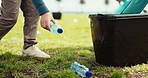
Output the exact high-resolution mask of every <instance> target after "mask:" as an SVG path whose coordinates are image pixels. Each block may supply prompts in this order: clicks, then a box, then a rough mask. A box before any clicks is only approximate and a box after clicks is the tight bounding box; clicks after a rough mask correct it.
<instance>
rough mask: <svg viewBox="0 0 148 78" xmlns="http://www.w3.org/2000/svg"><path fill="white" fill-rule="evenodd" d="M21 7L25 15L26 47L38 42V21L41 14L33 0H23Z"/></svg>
mask: <svg viewBox="0 0 148 78" xmlns="http://www.w3.org/2000/svg"><path fill="white" fill-rule="evenodd" d="M21 9H22V11H23V15H24V17H25V24H24V47H23V48H24V49H27V48H28V47H30V46H32V45H34V44H37V41H36V33H37V22H38V20H39V14H38V12H37V10H36V9H35V7H34V5H33V3H32V0H22V3H21Z"/></svg>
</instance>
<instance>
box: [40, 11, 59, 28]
mask: <svg viewBox="0 0 148 78" xmlns="http://www.w3.org/2000/svg"><path fill="white" fill-rule="evenodd" d="M50 22H53V24H55V23H56V22H55V20H54V18H53V17H52V15H51V14H50V13H49V12H47V13H44V14H43V15H41V19H40V24H41V27H43V28H44V29H46V30H50Z"/></svg>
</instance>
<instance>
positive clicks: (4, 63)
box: [0, 14, 148, 78]
mask: <svg viewBox="0 0 148 78" xmlns="http://www.w3.org/2000/svg"><path fill="white" fill-rule="evenodd" d="M74 21H75V22H74ZM57 22H58V23H59V24H60V25H61V26H62V27H63V29H64V33H63V34H61V35H53V34H52V33H50V32H49V31H46V30H44V29H43V28H41V27H40V26H39V27H38V32H40V33H39V34H38V35H37V40H38V46H39V47H40V49H41V50H43V51H45V52H46V53H48V54H50V55H51V59H49V60H38V59H36V58H33V57H21V56H20V55H21V50H22V46H23V22H22V15H21V14H20V16H19V18H18V22H17V24H16V26H15V27H14V28H13V29H12V30H11V31H10V32H9V33H8V34H7V35H6V36H5V37H4V38H3V39H2V40H1V42H0V60H1V62H0V78H14V77H15V78H79V76H78V75H77V74H75V73H74V72H72V71H71V70H70V65H71V64H72V63H73V62H74V61H77V62H79V63H80V64H83V65H85V66H86V67H88V68H89V69H90V71H91V72H92V73H93V76H92V78H110V77H111V78H123V77H127V78H134V76H137V77H139V78H141V77H145V78H146V76H148V74H147V73H148V64H139V65H136V66H132V67H122V68H121V67H109V66H103V65H99V64H97V63H96V62H95V55H94V52H93V44H92V39H91V30H90V23H89V18H88V14H63V16H62V19H61V20H58V21H57ZM147 78H148V77H147Z"/></svg>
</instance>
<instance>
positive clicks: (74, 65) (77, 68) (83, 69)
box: [70, 62, 92, 78]
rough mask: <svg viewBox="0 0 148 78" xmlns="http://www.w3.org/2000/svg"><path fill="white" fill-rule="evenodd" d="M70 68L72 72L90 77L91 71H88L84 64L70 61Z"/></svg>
mask: <svg viewBox="0 0 148 78" xmlns="http://www.w3.org/2000/svg"><path fill="white" fill-rule="evenodd" d="M70 68H71V70H72V71H73V72H75V73H77V74H79V75H80V76H81V77H82V78H84V77H88V78H90V77H91V76H92V73H91V72H90V71H89V69H88V68H87V67H85V66H84V65H80V64H79V63H78V62H74V63H72V64H71V67H70Z"/></svg>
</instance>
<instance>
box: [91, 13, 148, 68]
mask: <svg viewBox="0 0 148 78" xmlns="http://www.w3.org/2000/svg"><path fill="white" fill-rule="evenodd" d="M89 17H90V18H91V20H90V21H91V24H90V25H91V32H92V40H93V45H94V52H95V57H96V61H97V63H99V64H103V65H107V66H131V65H136V64H141V63H147V61H148V48H147V47H148V32H147V31H148V14H146V13H143V14H90V15H89Z"/></svg>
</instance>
